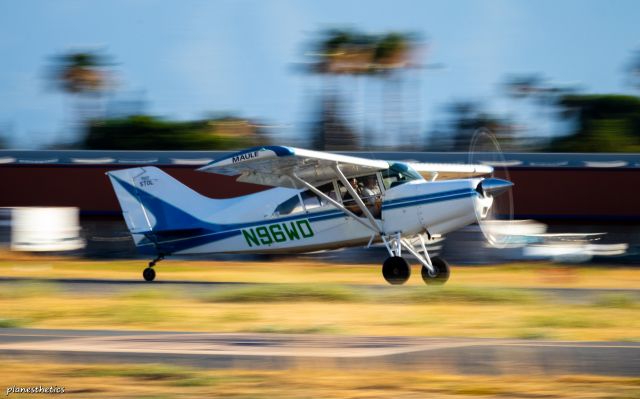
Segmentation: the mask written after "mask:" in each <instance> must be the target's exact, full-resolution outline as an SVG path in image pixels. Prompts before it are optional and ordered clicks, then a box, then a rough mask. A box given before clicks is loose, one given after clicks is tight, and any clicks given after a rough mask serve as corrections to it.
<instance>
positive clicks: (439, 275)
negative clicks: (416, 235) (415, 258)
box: [422, 256, 450, 285]
mask: <svg viewBox="0 0 640 399" xmlns="http://www.w3.org/2000/svg"><path fill="white" fill-rule="evenodd" d="M431 264H432V265H433V268H434V269H436V274H435V276H432V275H431V274H429V269H427V268H426V267H425V266H422V279H423V280H424V282H425V283H426V284H429V285H442V284H444V283H446V282H447V280H449V274H450V270H449V264H448V263H447V262H446V261H445V260H444V259H442V258H439V257H437V256H435V257H433V258H431Z"/></svg>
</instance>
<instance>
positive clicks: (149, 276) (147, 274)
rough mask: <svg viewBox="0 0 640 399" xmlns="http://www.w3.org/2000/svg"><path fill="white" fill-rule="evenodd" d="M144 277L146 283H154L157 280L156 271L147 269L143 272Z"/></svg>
mask: <svg viewBox="0 0 640 399" xmlns="http://www.w3.org/2000/svg"><path fill="white" fill-rule="evenodd" d="M142 277H144V279H145V281H153V279H155V278H156V271H155V270H153V269H152V268H150V267H147V268H146V269H144V270H143V271H142Z"/></svg>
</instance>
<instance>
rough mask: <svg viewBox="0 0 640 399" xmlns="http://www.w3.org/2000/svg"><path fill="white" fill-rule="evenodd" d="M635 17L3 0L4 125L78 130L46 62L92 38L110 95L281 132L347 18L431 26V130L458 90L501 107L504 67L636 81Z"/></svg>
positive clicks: (619, 88)
mask: <svg viewBox="0 0 640 399" xmlns="http://www.w3.org/2000/svg"><path fill="white" fill-rule="evenodd" d="M638 17H640V2H638V1H635V0H628V1H624V0H611V1H604V0H602V1H588V0H580V1H574V0H563V1H549V0H536V1H533V0H531V1H520V0H482V1H481V0H475V1H472V0H451V1H428V0H425V1H420V0H417V1H409V0H394V1H390V0H388V1H380V0H363V1H356V0H352V1H349V0H337V1H336V0H324V1H305V0H298V1H294V0H289V1H284V0H282V1H280V0H255V1H243V0H228V1H227V0H202V1H200V0H198V1H196V0H181V1H174V0H163V1H151V0H126V1H124V0H110V1H91V0H83V1H81V0H78V1H76V0H56V1H47V0H40V1H36V0H21V1H10V0H0V134H4V135H5V136H9V138H10V143H9V144H10V145H11V146H12V147H14V148H25V149H36V148H43V147H46V146H49V145H52V144H54V143H55V142H56V141H65V140H66V141H70V140H72V139H73V134H74V133H73V130H72V129H70V128H69V126H70V124H71V121H72V120H73V116H72V112H71V109H72V104H73V103H72V100H70V99H69V98H67V97H66V96H65V95H64V94H62V93H60V92H58V91H56V90H54V89H53V88H52V87H51V84H49V83H47V79H46V73H47V67H48V66H49V65H51V63H52V57H54V56H56V55H59V54H61V53H64V52H67V51H71V50H82V49H99V50H101V51H102V52H103V53H105V54H108V55H109V57H110V58H111V60H112V61H113V62H114V66H113V69H114V77H115V78H116V81H117V86H116V88H115V89H114V92H113V93H112V94H111V95H112V97H113V98H115V99H116V100H117V99H126V98H130V97H131V96H138V97H140V96H142V97H144V99H145V100H146V109H145V110H146V112H148V113H151V114H154V115H159V116H163V117H167V118H173V119H195V118H202V117H204V116H206V115H210V114H211V113H220V112H225V111H228V112H231V113H233V114H235V115H238V116H242V117H247V118H252V119H257V120H260V121H264V122H265V123H268V124H270V125H273V126H276V127H275V128H274V129H276V130H277V131H278V132H279V134H280V135H279V136H278V137H279V138H280V139H282V140H285V141H286V139H287V138H289V137H297V136H298V135H300V134H303V133H302V132H304V131H305V129H306V126H307V125H306V122H307V121H308V119H309V110H310V108H311V103H312V98H313V95H314V93H317V92H318V79H317V78H313V77H311V76H309V75H308V74H304V73H300V72H296V68H295V66H296V65H297V64H299V63H300V62H301V61H303V60H304V59H305V58H304V54H305V51H306V48H305V43H308V42H309V40H310V39H311V38H313V37H314V35H315V34H317V32H318V31H320V30H321V29H325V28H331V27H344V26H347V27H353V28H356V29H358V30H361V31H364V32H368V33H383V32H387V31H405V32H417V33H419V34H421V36H422V37H424V38H425V39H426V42H427V43H428V51H427V52H425V54H424V60H423V63H424V65H433V64H437V65H441V66H444V67H442V68H436V69H432V68H424V69H422V70H420V71H419V72H417V74H419V79H417V80H416V81H419V85H417V87H416V88H414V89H415V90H417V94H416V96H417V98H419V99H420V101H419V102H417V103H416V104H417V105H416V106H415V107H414V108H416V109H414V111H413V112H414V115H413V116H414V117H415V119H416V121H417V123H416V130H420V131H421V132H425V131H428V130H430V129H433V126H434V125H435V124H436V123H437V121H438V120H439V119H442V109H443V107H444V106H445V105H446V104H447V103H450V102H452V101H456V100H463V99H474V100H478V101H481V102H482V103H483V105H484V106H485V107H486V108H487V109H489V110H493V111H497V112H500V111H504V110H505V109H506V110H508V109H509V107H510V105H509V102H508V100H507V99H506V98H505V97H504V96H503V95H501V93H500V90H499V84H500V82H502V81H503V80H504V77H505V75H507V74H519V73H540V74H542V75H543V76H545V77H547V78H548V79H549V80H550V81H551V82H556V83H559V84H572V85H574V84H576V85H579V86H580V87H581V88H582V89H583V90H585V91H587V92H594V93H604V92H607V93H612V92H616V93H633V90H632V89H631V87H629V85H628V82H627V81H626V80H625V71H624V69H625V65H627V64H628V63H629V62H630V60H631V56H632V53H633V51H634V50H637V49H640V24H638ZM369 90H372V89H369ZM132 93H133V94H132ZM365 93H367V92H365ZM363 112H369V114H367V113H365V114H364V116H363V118H367V117H369V116H371V115H370V114H371V113H372V112H373V113H375V112H376V111H375V108H373V110H369V111H363ZM527 117H529V118H532V116H531V115H529V116H527ZM533 117H535V115H534V116H533ZM363 123H366V122H363Z"/></svg>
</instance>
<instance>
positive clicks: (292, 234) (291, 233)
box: [282, 222, 300, 240]
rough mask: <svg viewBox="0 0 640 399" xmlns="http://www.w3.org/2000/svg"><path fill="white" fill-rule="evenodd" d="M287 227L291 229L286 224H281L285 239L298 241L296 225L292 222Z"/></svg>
mask: <svg viewBox="0 0 640 399" xmlns="http://www.w3.org/2000/svg"><path fill="white" fill-rule="evenodd" d="M289 225H290V226H291V229H289V227H287V225H286V223H283V224H282V227H284V232H285V233H287V237H289V239H290V240H293V239H296V240H299V239H300V235H299V234H298V230H296V225H295V224H294V223H293V222H291V223H289Z"/></svg>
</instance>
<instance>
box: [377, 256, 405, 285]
mask: <svg viewBox="0 0 640 399" xmlns="http://www.w3.org/2000/svg"><path fill="white" fill-rule="evenodd" d="M382 275H383V276H384V279H385V280H387V282H388V283H389V284H393V285H400V284H404V283H406V282H407V280H409V276H411V266H410V265H409V262H407V261H406V259H404V258H402V257H400V256H392V257H390V258H387V260H385V261H384V263H383V264H382Z"/></svg>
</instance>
